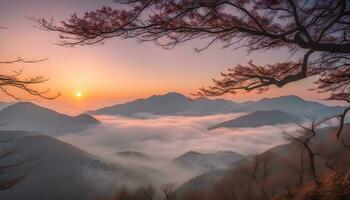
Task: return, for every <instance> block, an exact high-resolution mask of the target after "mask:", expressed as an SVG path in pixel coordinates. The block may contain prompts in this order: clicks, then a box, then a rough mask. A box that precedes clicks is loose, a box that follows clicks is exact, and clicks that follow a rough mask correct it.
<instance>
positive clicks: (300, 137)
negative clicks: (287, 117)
mask: <svg viewBox="0 0 350 200" xmlns="http://www.w3.org/2000/svg"><path fill="white" fill-rule="evenodd" d="M326 121H328V119H325V120H321V121H316V120H313V121H312V122H311V124H310V126H305V125H303V124H301V123H299V124H298V126H299V127H300V128H301V130H299V131H298V132H297V133H298V134H297V135H295V134H286V135H285V136H286V138H287V140H289V141H292V142H295V143H297V144H300V145H302V147H303V151H302V153H304V152H306V153H307V155H308V158H309V165H308V167H309V169H310V172H311V175H312V179H313V181H314V183H315V184H316V185H317V186H319V185H320V182H319V179H318V173H317V167H316V160H315V159H316V158H315V157H316V155H317V153H316V152H315V151H314V149H313V147H312V146H311V145H312V140H313V139H314V138H315V137H316V135H317V131H316V129H317V128H318V127H319V126H320V125H321V124H323V123H325V122H326ZM304 150H305V151H304ZM302 158H303V156H302Z"/></svg>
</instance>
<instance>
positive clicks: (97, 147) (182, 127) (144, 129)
mask: <svg viewBox="0 0 350 200" xmlns="http://www.w3.org/2000/svg"><path fill="white" fill-rule="evenodd" d="M240 115H241V114H225V115H211V116H196V117H188V116H154V115H148V116H147V115H145V114H144V115H143V118H142V119H140V118H138V119H135V118H125V117H120V116H115V117H114V116H97V118H98V119H99V120H100V121H102V123H101V124H100V125H98V126H95V127H92V128H90V129H89V130H86V131H83V132H79V133H74V134H66V135H64V136H61V137H60V138H59V139H61V140H63V141H66V142H68V143H71V144H73V145H75V146H78V147H80V148H82V149H84V150H87V151H88V152H91V153H94V154H97V155H101V156H109V155H111V154H113V153H116V152H119V151H125V150H130V151H140V152H144V153H147V154H150V155H152V156H155V157H162V158H174V157H176V156H179V155H181V154H183V153H185V152H187V151H191V150H192V151H199V152H204V153H205V152H216V151H223V150H229V151H235V152H237V153H241V154H255V153H260V152H262V151H265V150H267V149H269V148H271V147H273V146H276V145H279V144H282V143H284V142H285V140H284V138H283V134H282V132H283V131H287V130H290V129H292V127H293V126H292V125H284V126H275V127H271V126H265V127H260V128H238V129H226V128H221V129H215V130H210V131H209V130H207V128H208V127H209V126H212V125H214V124H217V123H219V122H222V121H225V120H229V119H233V118H235V117H238V116H240Z"/></svg>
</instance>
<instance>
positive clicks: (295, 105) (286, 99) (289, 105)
mask: <svg viewBox="0 0 350 200" xmlns="http://www.w3.org/2000/svg"><path fill="white" fill-rule="evenodd" d="M324 108H329V106H326V105H324V104H321V103H318V102H313V101H306V100H304V99H302V98H300V97H298V96H294V95H291V96H280V97H273V98H264V99H261V100H259V101H253V102H252V101H250V102H245V103H242V104H240V105H239V106H238V107H237V108H235V109H234V110H233V112H247V113H251V112H254V111H263V110H280V111H283V112H286V113H288V114H292V115H303V114H309V113H310V112H312V111H314V110H319V109H324Z"/></svg>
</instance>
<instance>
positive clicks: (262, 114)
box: [208, 110, 296, 130]
mask: <svg viewBox="0 0 350 200" xmlns="http://www.w3.org/2000/svg"><path fill="white" fill-rule="evenodd" d="M295 122H296V118H295V117H294V116H292V115H290V114H287V113H285V112H282V111H279V110H270V111H255V112H252V113H250V114H247V115H243V116H241V117H238V118H235V119H232V120H228V121H224V122H221V123H219V124H216V125H214V126H211V127H209V128H208V130H213V129H217V128H248V127H250V128H255V127H259V126H272V125H277V124H288V123H295Z"/></svg>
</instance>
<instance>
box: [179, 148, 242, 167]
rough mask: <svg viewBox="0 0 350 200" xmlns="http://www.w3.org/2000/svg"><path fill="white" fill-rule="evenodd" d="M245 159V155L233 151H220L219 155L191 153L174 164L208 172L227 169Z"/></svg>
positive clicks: (182, 156) (184, 155) (180, 157)
mask: <svg viewBox="0 0 350 200" xmlns="http://www.w3.org/2000/svg"><path fill="white" fill-rule="evenodd" d="M242 158H243V155H240V154H238V153H235V152H232V151H219V152H217V153H209V154H204V153H198V152H195V151H189V152H187V153H185V154H183V155H181V156H179V157H177V158H175V159H174V160H173V164H175V165H177V166H179V167H183V168H186V169H193V170H199V171H201V172H208V171H212V170H219V169H227V168H230V167H231V166H232V164H233V163H234V162H236V161H238V160H240V159H242Z"/></svg>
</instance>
